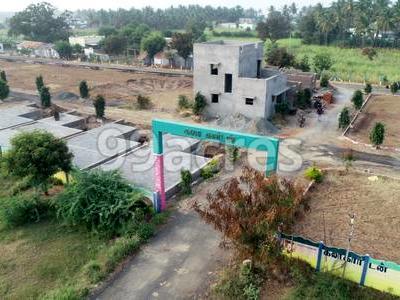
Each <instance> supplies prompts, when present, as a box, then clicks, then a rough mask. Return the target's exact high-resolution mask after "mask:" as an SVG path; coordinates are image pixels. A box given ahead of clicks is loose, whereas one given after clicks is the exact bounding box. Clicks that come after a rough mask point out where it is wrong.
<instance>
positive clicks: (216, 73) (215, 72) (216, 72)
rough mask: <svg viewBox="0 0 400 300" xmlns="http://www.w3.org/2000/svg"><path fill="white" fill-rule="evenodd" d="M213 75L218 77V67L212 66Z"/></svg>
mask: <svg viewBox="0 0 400 300" xmlns="http://www.w3.org/2000/svg"><path fill="white" fill-rule="evenodd" d="M211 75H218V66H217V65H214V64H211Z"/></svg>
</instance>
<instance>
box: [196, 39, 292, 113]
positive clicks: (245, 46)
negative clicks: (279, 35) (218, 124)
mask: <svg viewBox="0 0 400 300" xmlns="http://www.w3.org/2000/svg"><path fill="white" fill-rule="evenodd" d="M193 53H194V60H195V61H194V92H195V93H197V92H200V93H201V94H202V95H204V96H205V97H206V99H207V104H208V105H207V107H206V113H207V114H208V115H211V116H219V115H231V114H237V113H240V114H243V115H245V116H247V117H249V118H269V117H270V116H272V115H273V114H274V111H275V104H276V103H279V102H281V101H286V93H287V91H288V90H289V89H290V87H288V85H287V78H286V76H285V75H284V74H282V73H281V72H279V71H277V70H269V69H264V68H262V61H263V57H264V49H263V44H262V43H246V42H237V41H212V42H206V43H199V44H195V45H194V50H193Z"/></svg>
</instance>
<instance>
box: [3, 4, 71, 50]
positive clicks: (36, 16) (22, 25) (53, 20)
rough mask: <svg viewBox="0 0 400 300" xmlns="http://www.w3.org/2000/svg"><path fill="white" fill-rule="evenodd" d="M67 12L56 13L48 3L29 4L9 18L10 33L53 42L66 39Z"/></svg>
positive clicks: (67, 34)
mask: <svg viewBox="0 0 400 300" xmlns="http://www.w3.org/2000/svg"><path fill="white" fill-rule="evenodd" d="M69 18H70V13H69V12H67V11H66V12H63V13H61V14H60V13H58V12H57V11H56V8H55V7H54V6H52V5H51V4H49V3H46V2H42V3H37V4H31V5H29V6H28V7H27V8H26V9H25V10H23V11H21V12H18V13H16V14H15V15H14V16H13V17H11V18H10V20H9V27H10V29H9V34H10V35H21V34H22V35H24V36H25V38H26V39H29V40H33V41H40V42H48V43H54V42H55V41H59V40H67V39H68V37H69V35H70V27H69V25H68V19H69Z"/></svg>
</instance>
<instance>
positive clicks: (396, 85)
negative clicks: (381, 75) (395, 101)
mask: <svg viewBox="0 0 400 300" xmlns="http://www.w3.org/2000/svg"><path fill="white" fill-rule="evenodd" d="M398 90H399V83H398V82H393V83H392V84H391V85H390V92H391V93H392V94H393V95H394V94H396V93H397V91H398Z"/></svg>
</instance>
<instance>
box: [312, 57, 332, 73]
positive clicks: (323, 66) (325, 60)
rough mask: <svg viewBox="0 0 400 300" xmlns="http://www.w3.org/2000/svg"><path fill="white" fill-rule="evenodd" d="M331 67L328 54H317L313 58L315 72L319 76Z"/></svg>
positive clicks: (330, 59)
mask: <svg viewBox="0 0 400 300" xmlns="http://www.w3.org/2000/svg"><path fill="white" fill-rule="evenodd" d="M332 65H333V60H332V58H331V56H330V55H329V54H328V53H319V54H317V55H315V56H314V69H315V72H317V73H318V74H321V73H322V72H323V71H327V70H329V69H330V68H331V67H332Z"/></svg>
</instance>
